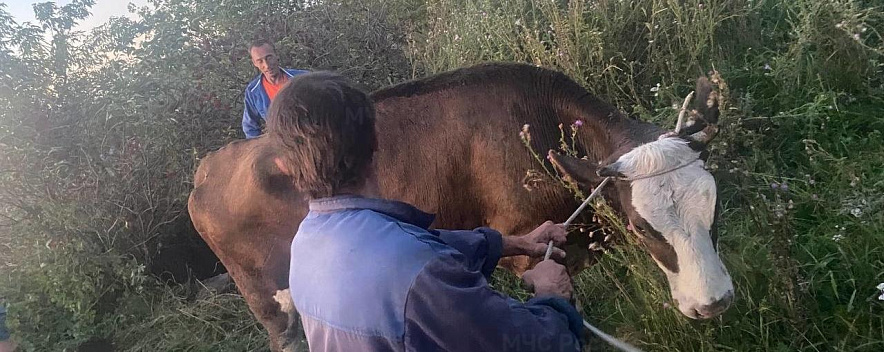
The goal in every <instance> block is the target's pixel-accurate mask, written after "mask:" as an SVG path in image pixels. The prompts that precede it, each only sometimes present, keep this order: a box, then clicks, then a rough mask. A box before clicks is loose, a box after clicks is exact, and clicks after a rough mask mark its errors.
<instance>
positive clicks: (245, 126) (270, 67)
mask: <svg viewBox="0 0 884 352" xmlns="http://www.w3.org/2000/svg"><path fill="white" fill-rule="evenodd" d="M249 56H251V58H252V65H254V66H255V68H257V69H258V71H260V72H259V73H258V76H256V77H255V78H254V79H252V81H251V82H249V84H248V85H247V86H246V92H245V93H246V94H245V105H246V106H245V109H243V113H242V130H243V132H245V134H246V138H255V137H257V136H259V135H261V126H262V125H263V122H264V120H265V118H266V117H267V108H268V107H269V106H270V102H271V101H273V98H275V97H276V92H278V91H279V89H280V88H282V86H283V85H285V84H286V83H288V81H289V79H291V78H292V77H294V76H296V75H299V74H302V73H306V72H307V71H305V70H296V69H285V68H281V67H279V57H278V56H276V48H275V47H274V46H273V43H271V42H270V41H268V40H266V39H258V40H255V41H254V42H252V44H251V45H249Z"/></svg>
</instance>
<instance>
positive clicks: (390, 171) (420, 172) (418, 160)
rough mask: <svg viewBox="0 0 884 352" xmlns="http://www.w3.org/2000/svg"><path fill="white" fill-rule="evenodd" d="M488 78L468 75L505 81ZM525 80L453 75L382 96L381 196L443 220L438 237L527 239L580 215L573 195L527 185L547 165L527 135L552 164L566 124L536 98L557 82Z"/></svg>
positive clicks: (552, 106)
mask: <svg viewBox="0 0 884 352" xmlns="http://www.w3.org/2000/svg"><path fill="white" fill-rule="evenodd" d="M513 69H515V70H517V71H519V70H524V67H520V68H513ZM484 72H485V73H483V72H481V71H480V72H475V71H472V72H469V73H468V74H469V78H468V79H470V80H473V81H474V82H475V81H477V80H478V81H482V80H483V79H484V78H483V77H481V75H482V74H500V71H496V70H487V71H484ZM522 73H524V76H523V77H517V78H516V81H508V80H501V79H499V77H487V80H488V81H489V82H504V83H496V84H488V85H482V84H469V83H470V82H465V81H461V80H459V79H458V77H457V75H456V74H455V75H454V77H452V75H451V74H449V75H448V76H446V77H445V79H447V81H446V82H427V81H416V82H414V83H410V86H409V84H406V85H400V86H397V87H394V88H393V89H392V90H393V91H389V90H382V91H379V92H375V93H374V94H373V95H374V98H375V103H376V109H377V132H378V143H379V150H378V152H377V155H376V157H377V165H378V178H379V183H380V188H381V193H382V194H383V195H384V196H385V197H387V198H392V199H397V200H401V201H405V202H408V203H411V204H414V205H415V206H417V207H418V208H421V209H422V210H424V211H428V212H432V213H436V214H437V219H436V222H435V223H434V224H433V225H434V226H435V227H439V228H470V227H476V226H491V227H493V228H495V229H498V230H499V231H501V232H502V233H504V234H507V235H514V234H515V235H520V234H524V233H526V232H528V231H530V230H531V229H533V228H534V227H535V226H537V225H539V224H540V223H542V222H543V221H544V220H553V221H564V220H565V219H566V218H567V216H568V215H569V214H570V211H572V210H573V209H574V208H575V207H576V203H575V201H574V200H573V198H572V197H570V196H569V194H568V193H567V192H566V191H565V190H564V188H562V187H561V186H559V185H557V184H554V183H552V182H545V183H541V184H540V185H538V186H537V187H534V188H533V190H532V191H529V190H527V189H526V188H525V187H524V186H523V179H524V178H525V176H526V173H527V171H528V170H529V169H540V168H541V166H540V165H539V164H537V161H536V159H534V157H533V156H531V155H530V154H529V153H528V150H527V149H526V148H525V146H524V145H523V144H522V141H521V139H520V137H519V132H520V131H521V129H522V127H523V125H524V124H529V125H531V127H530V129H531V130H532V131H533V132H532V133H533V136H532V145H533V147H534V148H535V149H536V150H537V151H538V152H539V153H541V155H545V152H546V151H547V150H549V149H555V148H557V147H558V140H559V135H558V133H557V132H558V124H559V117H557V112H558V111H556V109H557V106H556V102H554V101H552V100H551V99H548V98H551V97H553V96H552V95H544V94H537V90H544V89H555V87H550V85H551V82H545V81H543V80H542V78H543V76H542V75H541V76H540V77H539V78H538V77H535V76H533V75H532V73H531V72H522ZM477 75H479V77H477ZM520 79H523V80H521V81H520ZM506 82H513V83H506ZM440 85H441V86H445V85H448V86H449V87H450V88H443V89H440V88H439V86H440ZM429 86H433V87H429ZM516 269H517V271H520V270H521V269H524V268H516Z"/></svg>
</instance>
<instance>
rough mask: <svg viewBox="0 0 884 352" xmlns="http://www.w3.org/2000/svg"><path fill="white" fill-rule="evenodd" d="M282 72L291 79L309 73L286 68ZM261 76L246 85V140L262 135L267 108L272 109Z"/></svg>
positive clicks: (244, 119)
mask: <svg viewBox="0 0 884 352" xmlns="http://www.w3.org/2000/svg"><path fill="white" fill-rule="evenodd" d="M282 72H283V73H285V74H286V75H288V76H289V79H291V78H292V77H294V76H297V75H300V74H302V73H307V72H309V71H305V70H296V69H290V68H284V69H282ZM261 76H262V74H260V73H259V74H258V75H257V76H255V78H253V79H252V81H251V82H249V84H248V85H246V94H245V108H243V112H242V131H243V132H245V134H246V138H255V137H257V136H260V135H261V125H262V124H263V122H264V120H265V119H266V118H267V108H269V107H270V97H268V96H267V91H266V90H264V85H263V84H261Z"/></svg>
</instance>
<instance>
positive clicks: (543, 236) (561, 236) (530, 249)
mask: <svg viewBox="0 0 884 352" xmlns="http://www.w3.org/2000/svg"><path fill="white" fill-rule="evenodd" d="M567 239H568V236H567V232H566V231H565V225H563V224H556V223H553V222H552V221H547V222H544V223H543V224H541V225H540V226H538V227H537V228H536V229H534V231H531V232H530V233H528V234H527V235H524V236H504V237H503V256H504V257H508V256H512V255H527V256H531V257H535V258H538V257H539V258H543V255H544V254H546V247H547V245H549V241H553V244H554V245H555V246H561V245H562V244H564V243H565V241H566V240H567ZM552 258H555V259H558V260H562V259H565V251H563V250H562V249H560V248H553V252H552Z"/></svg>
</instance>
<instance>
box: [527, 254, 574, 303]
mask: <svg viewBox="0 0 884 352" xmlns="http://www.w3.org/2000/svg"><path fill="white" fill-rule="evenodd" d="M522 280H524V281H525V285H527V286H528V289H530V290H533V291H534V295H536V296H547V295H553V296H559V297H562V298H564V299H566V300H570V299H571V293H572V292H574V288H573V287H572V286H571V277H569V276H568V272H567V271H566V270H565V267H564V266H562V265H561V264H559V263H556V262H554V261H552V260H549V259H547V260H544V261H542V262H540V263H537V265H536V266H534V269H531V270H528V271H526V272H525V274H523V275H522Z"/></svg>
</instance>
